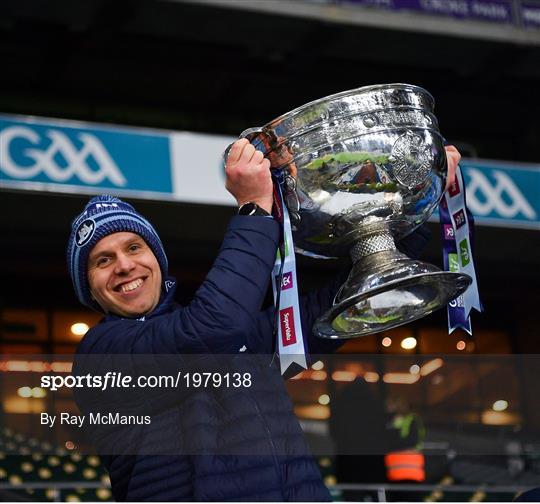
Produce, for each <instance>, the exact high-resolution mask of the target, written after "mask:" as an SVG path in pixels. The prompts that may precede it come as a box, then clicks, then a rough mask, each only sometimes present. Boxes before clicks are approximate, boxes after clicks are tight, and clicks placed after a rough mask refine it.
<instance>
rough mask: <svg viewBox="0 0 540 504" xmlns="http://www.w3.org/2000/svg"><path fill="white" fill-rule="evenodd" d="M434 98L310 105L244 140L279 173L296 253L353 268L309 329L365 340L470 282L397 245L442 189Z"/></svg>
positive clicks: (405, 94) (355, 93)
mask: <svg viewBox="0 0 540 504" xmlns="http://www.w3.org/2000/svg"><path fill="white" fill-rule="evenodd" d="M433 109H434V100H433V97H432V96H431V95H430V94H429V93H428V92H427V91H425V90H424V89H422V88H419V87H417V86H412V85H408V84H384V85H376V86H368V87H363V88H359V89H353V90H350V91H345V92H342V93H338V94H335V95H331V96H327V97H325V98H322V99H320V100H316V101H314V102H311V103H308V104H306V105H304V106H302V107H299V108H297V109H295V110H293V111H291V112H289V113H287V114H284V115H282V116H280V117H278V118H277V119H275V120H273V121H271V122H269V123H268V124H267V125H266V126H264V127H262V128H251V129H249V130H246V131H245V132H244V133H243V134H242V135H241V136H243V137H246V138H248V139H249V140H250V142H251V143H252V144H253V145H254V146H255V147H256V148H257V149H258V150H260V151H262V152H263V153H264V154H265V156H266V157H267V158H268V159H269V160H270V162H271V165H272V169H275V170H283V171H284V175H285V182H284V184H283V185H284V187H283V193H284V200H285V203H286V205H287V207H288V209H289V213H290V216H291V222H292V224H293V237H294V244H295V249H296V251H297V252H299V253H301V254H306V255H310V256H312V257H321V258H329V257H343V256H350V257H351V259H352V262H353V266H352V269H351V272H350V274H349V276H348V279H347V280H346V282H345V283H344V284H343V285H342V286H341V288H340V290H339V292H338V293H337V295H336V297H335V299H334V304H333V306H332V307H331V308H330V310H328V311H327V312H326V313H325V314H324V315H323V316H321V317H320V318H319V319H318V320H317V322H316V323H315V325H314V331H315V333H316V334H317V335H318V336H320V337H323V338H351V337H357V336H364V335H368V334H372V333H376V332H379V331H384V330H387V329H390V328H392V327H396V326H399V325H402V324H406V323H408V322H411V321H413V320H416V319H419V318H421V317H424V316H426V315H428V314H429V313H431V312H433V311H435V310H437V309H439V308H442V307H444V306H446V304H447V303H448V302H449V301H450V300H452V299H454V298H456V297H457V296H458V295H459V294H461V293H463V292H464V291H465V290H466V289H467V287H468V286H469V284H470V282H471V278H470V277H469V276H468V275H464V274H462V273H452V272H446V271H441V270H440V269H439V268H437V267H435V266H433V265H431V264H428V263H425V262H422V261H418V260H413V259H410V258H409V257H407V256H406V255H404V254H402V253H401V252H399V251H398V250H397V249H396V246H395V242H396V241H397V240H399V239H400V238H403V237H405V236H406V235H408V234H410V233H411V232H412V231H414V229H416V228H417V227H418V226H420V225H421V224H422V223H424V222H425V221H426V220H427V219H428V217H429V216H430V215H431V214H432V212H433V211H434V209H435V208H436V207H437V205H438V203H439V201H440V199H441V197H442V193H443V190H444V187H445V182H446V154H445V150H444V142H443V139H442V136H441V134H440V133H439V129H438V123H437V119H436V118H435V116H434V114H433Z"/></svg>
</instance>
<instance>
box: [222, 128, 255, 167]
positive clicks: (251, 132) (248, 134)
mask: <svg viewBox="0 0 540 504" xmlns="http://www.w3.org/2000/svg"><path fill="white" fill-rule="evenodd" d="M262 132H263V129H262V128H261V127H260V126H259V127H255V128H248V129H247V130H244V131H242V133H240V136H239V137H238V140H240V139H241V138H247V139H248V140H249V141H250V142H251V141H252V140H253V139H254V138H255V137H256V136H257V135H260V134H261V133H262ZM233 145H234V142H233V143H231V144H229V145H227V148H226V149H225V151H224V152H223V166H224V167H225V165H226V164H227V158H228V157H229V152H230V151H231V148H232V146H233Z"/></svg>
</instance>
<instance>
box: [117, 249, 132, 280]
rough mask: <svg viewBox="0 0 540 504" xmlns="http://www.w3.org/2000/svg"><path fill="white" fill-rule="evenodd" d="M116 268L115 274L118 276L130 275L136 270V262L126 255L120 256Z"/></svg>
mask: <svg viewBox="0 0 540 504" xmlns="http://www.w3.org/2000/svg"><path fill="white" fill-rule="evenodd" d="M114 266H115V268H114V272H115V273H116V274H117V275H120V274H122V273H129V272H130V271H131V270H132V269H133V268H135V262H134V261H133V259H132V258H131V257H129V256H128V255H126V254H118V255H117V257H116V262H115V265H114Z"/></svg>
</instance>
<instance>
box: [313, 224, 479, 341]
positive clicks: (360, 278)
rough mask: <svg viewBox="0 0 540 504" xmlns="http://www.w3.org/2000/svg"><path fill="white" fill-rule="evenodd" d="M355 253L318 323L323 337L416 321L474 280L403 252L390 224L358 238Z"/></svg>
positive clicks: (360, 333) (344, 336) (362, 333)
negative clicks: (349, 266)
mask: <svg viewBox="0 0 540 504" xmlns="http://www.w3.org/2000/svg"><path fill="white" fill-rule="evenodd" d="M350 255H351V258H352V261H353V267H352V269H351V272H350V274H349V277H348V278H347V281H346V282H345V283H344V284H343V285H342V286H341V288H340V290H339V292H338V293H337V295H336V297H335V299H334V305H333V306H332V308H330V310H328V311H327V312H326V313H325V314H324V315H323V316H322V317H320V318H319V319H318V320H317V321H316V323H315V326H314V331H315V333H316V334H317V335H318V336H320V337H322V338H332V339H334V338H338V339H347V338H352V337H358V336H367V335H368V334H373V333H376V332H380V331H384V330H388V329H391V328H393V327H397V326H399V325H402V324H406V323H408V322H412V321H413V320H417V319H419V318H421V317H424V316H426V315H428V314H429V313H432V312H433V311H435V310H437V309H439V308H442V307H444V306H445V305H446V304H447V303H448V302H449V301H450V300H452V299H454V298H455V297H457V296H458V295H459V294H461V293H463V292H464V291H465V289H466V288H467V287H468V286H469V284H470V283H471V278H470V277H469V276H468V275H465V274H462V273H452V272H447V271H441V270H440V269H439V268H437V267H435V266H433V265H431V264H429V263H425V262H422V261H417V260H414V259H410V258H409V257H407V256H406V255H405V254H402V253H401V252H400V251H399V250H397V249H396V245H395V242H394V238H393V236H392V234H391V233H390V232H389V231H388V230H387V229H382V230H381V231H379V232H374V233H371V234H369V235H368V236H365V237H364V238H362V239H360V240H358V241H357V242H355V243H354V244H353V245H352V246H351V248H350Z"/></svg>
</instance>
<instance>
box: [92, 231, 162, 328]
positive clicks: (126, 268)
mask: <svg viewBox="0 0 540 504" xmlns="http://www.w3.org/2000/svg"><path fill="white" fill-rule="evenodd" d="M88 282H89V284H90V291H91V293H92V296H93V297H94V298H95V300H96V301H97V302H98V304H99V305H100V306H101V308H103V310H104V311H105V312H106V313H109V312H112V313H115V314H117V315H120V316H123V317H129V318H137V317H141V316H142V315H145V314H147V313H149V312H151V311H152V310H153V309H154V308H155V307H156V306H157V304H158V302H159V297H160V294H161V270H160V269H159V264H158V262H157V259H156V256H155V255H154V253H153V252H152V250H151V249H150V247H149V246H148V245H147V244H146V242H145V241H144V240H143V239H142V238H141V237H140V236H139V235H137V234H135V233H127V232H122V233H114V234H111V235H109V236H106V237H105V238H103V239H101V240H100V241H99V242H98V243H97V244H96V246H95V247H94V248H93V249H92V251H91V252H90V256H89V258H88Z"/></svg>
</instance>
